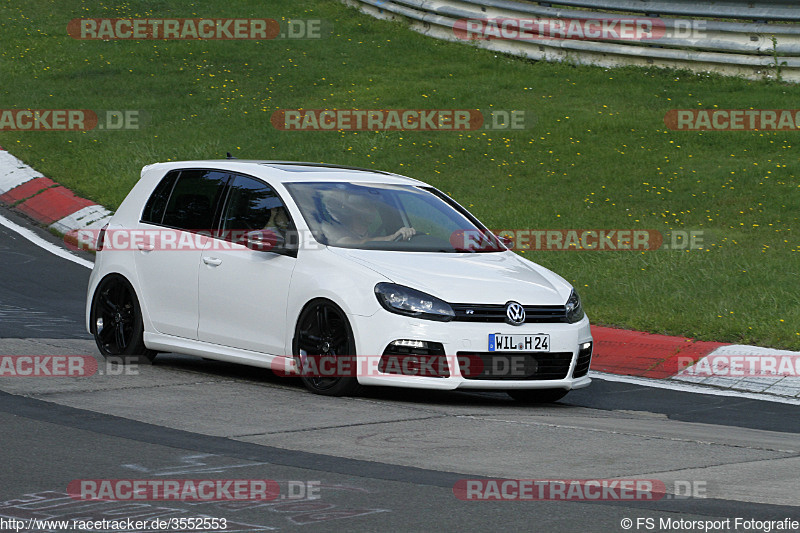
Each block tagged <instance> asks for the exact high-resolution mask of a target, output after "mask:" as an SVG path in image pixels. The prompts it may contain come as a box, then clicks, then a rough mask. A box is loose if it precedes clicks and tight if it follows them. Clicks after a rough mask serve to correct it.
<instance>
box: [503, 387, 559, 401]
mask: <svg viewBox="0 0 800 533" xmlns="http://www.w3.org/2000/svg"><path fill="white" fill-rule="evenodd" d="M568 392H569V391H568V390H567V389H519V390H510V391H506V393H508V395H509V396H511V397H512V398H514V399H515V400H517V401H518V402H522V403H553V402H557V401H558V400H560V399H561V398H563V397H564V396H566V395H567V393H568Z"/></svg>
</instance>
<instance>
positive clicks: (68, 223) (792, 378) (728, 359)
mask: <svg viewBox="0 0 800 533" xmlns="http://www.w3.org/2000/svg"><path fill="white" fill-rule="evenodd" d="M0 202H2V203H5V204H8V205H11V206H13V207H14V209H17V210H18V211H21V212H22V213H25V214H26V215H28V216H30V217H31V218H33V219H34V220H36V221H37V222H39V223H41V224H44V225H46V226H48V227H49V228H51V229H53V230H55V231H57V232H59V233H61V234H66V233H68V232H69V231H72V230H78V229H84V228H91V229H95V228H96V229H99V228H101V227H103V225H105V224H106V222H107V221H108V220H109V219H110V218H111V215H112V213H111V212H110V211H109V210H107V209H106V208H104V207H103V206H100V205H97V204H95V203H93V202H91V201H89V200H86V199H84V198H80V197H79V196H76V195H75V194H73V193H72V191H70V190H69V189H67V188H66V187H63V186H61V185H59V184H57V183H56V182H54V181H53V180H51V179H50V178H47V177H45V176H43V175H42V174H41V173H39V172H37V171H36V170H34V169H33V168H31V167H30V166H28V165H26V164H25V163H23V162H22V161H20V160H19V159H17V158H16V157H14V156H13V155H11V154H10V153H8V152H7V151H5V150H4V149H3V148H2V147H0ZM0 224H2V225H3V226H5V227H8V228H11V229H13V230H14V231H16V232H17V233H19V234H20V235H23V236H24V237H25V238H27V239H29V240H31V241H33V242H36V243H37V244H39V245H40V246H43V247H45V248H48V249H50V248H55V250H53V249H50V251H51V252H53V253H55V254H57V255H59V256H62V257H65V258H67V259H70V260H72V261H75V262H79V263H80V264H84V266H88V268H91V263H90V262H89V261H86V260H85V259H82V258H78V257H77V256H75V255H73V254H70V253H69V252H67V251H66V250H63V249H61V248H58V247H56V246H54V245H52V244H51V243H49V242H47V241H44V240H43V239H41V238H39V237H38V236H36V235H35V234H34V233H33V232H31V231H30V230H27V229H25V228H21V227H19V226H18V225H16V224H14V223H12V222H11V221H7V220H5V219H2V220H0ZM39 241H41V242H39ZM592 336H593V337H594V355H593V357H592V372H591V375H592V376H593V377H596V378H599V379H605V380H613V381H626V382H629V383H640V384H642V385H647V386H655V387H665V388H672V389H679V390H681V389H683V390H692V391H693V392H707V393H716V394H723V395H727V396H730V395H735V396H739V397H752V398H757V399H772V400H773V401H782V402H788V403H797V404H800V352H789V351H785V350H773V349H771V348H761V347H758V346H742V345H731V344H725V343H720V342H706V341H696V340H694V339H690V338H685V337H674V336H670V335H656V334H652V333H642V332H639V331H631V330H625V329H617V328H608V327H602V326H592ZM781 357H782V358H781ZM778 358H781V359H780V360H781V361H782V362H785V361H786V360H787V358H788V360H790V361H794V362H796V367H793V368H794V369H795V370H796V373H795V374H794V375H784V374H785V373H784V374H780V375H779V374H778V373H777V372H775V373H773V374H769V372H767V373H766V374H764V373H759V375H751V374H752V372H748V369H747V365H748V364H756V366H758V367H759V368H761V367H762V366H764V365H763V364H761V362H764V361H766V362H770V361H772V360H777V359H778ZM754 359H755V360H758V361H756V363H753V361H754ZM719 361H722V362H723V363H724V364H727V365H728V366H727V367H725V366H721V365H720V364H718V363H719ZM710 362H713V363H714V364H713V365H712V364H711V363H710ZM771 368H774V369H775V370H776V371H777V370H781V368H779V366H778V365H777V364H773V366H772V367H771ZM709 369H710V370H711V372H709ZM733 369H737V370H736V371H732V370H733ZM720 370H722V371H724V374H725V375H719V373H718V372H719V371H720ZM740 370H743V371H740ZM783 370H787V368H786V365H784V368H783ZM698 389H699V390H698Z"/></svg>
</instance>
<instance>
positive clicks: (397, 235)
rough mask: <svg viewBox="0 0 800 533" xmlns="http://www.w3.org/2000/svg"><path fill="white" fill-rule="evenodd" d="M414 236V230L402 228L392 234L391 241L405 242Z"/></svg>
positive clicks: (415, 231)
mask: <svg viewBox="0 0 800 533" xmlns="http://www.w3.org/2000/svg"><path fill="white" fill-rule="evenodd" d="M416 234H417V230H415V229H414V228H409V227H402V228H400V229H399V230H397V231H395V232H394V233H393V234H392V240H395V241H407V240H409V239H410V238H411V237H413V236H414V235H416Z"/></svg>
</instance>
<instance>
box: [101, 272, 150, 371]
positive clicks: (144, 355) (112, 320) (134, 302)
mask: <svg viewBox="0 0 800 533" xmlns="http://www.w3.org/2000/svg"><path fill="white" fill-rule="evenodd" d="M89 324H90V328H91V332H92V335H94V340H95V342H96V343H97V348H98V349H99V350H100V353H101V354H103V357H105V358H106V359H122V360H123V361H124V362H126V363H127V362H138V363H150V362H152V361H153V359H154V358H155V356H156V352H155V351H153V350H149V349H147V347H146V346H145V345H144V321H143V320H142V310H141V307H140V306H139V300H138V299H137V298H136V292H135V291H134V290H133V286H132V285H131V284H130V282H129V281H128V280H127V279H125V278H124V277H123V276H121V275H119V274H111V275H109V276H106V277H105V278H103V280H102V281H101V282H100V284H99V285H98V286H97V289H96V290H95V292H94V297H93V298H92V311H91V315H90V321H89Z"/></svg>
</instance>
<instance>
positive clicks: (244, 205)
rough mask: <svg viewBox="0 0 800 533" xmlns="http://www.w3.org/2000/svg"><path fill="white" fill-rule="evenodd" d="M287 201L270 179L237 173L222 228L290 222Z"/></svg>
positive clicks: (253, 226)
mask: <svg viewBox="0 0 800 533" xmlns="http://www.w3.org/2000/svg"><path fill="white" fill-rule="evenodd" d="M288 222H289V221H288V213H286V210H285V208H284V207H283V202H281V199H280V198H279V197H278V195H277V194H275V192H274V191H273V190H272V188H271V187H270V186H269V185H267V184H266V183H264V182H262V181H259V180H257V179H255V178H251V177H248V176H234V178H233V181H232V182H231V185H230V192H229V193H228V201H227V203H226V205H225V211H224V212H223V214H222V220H221V221H220V228H221V229H222V230H232V231H249V230H260V229H264V228H266V227H273V226H281V225H283V227H284V229H285V227H286V224H287V223H288Z"/></svg>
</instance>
